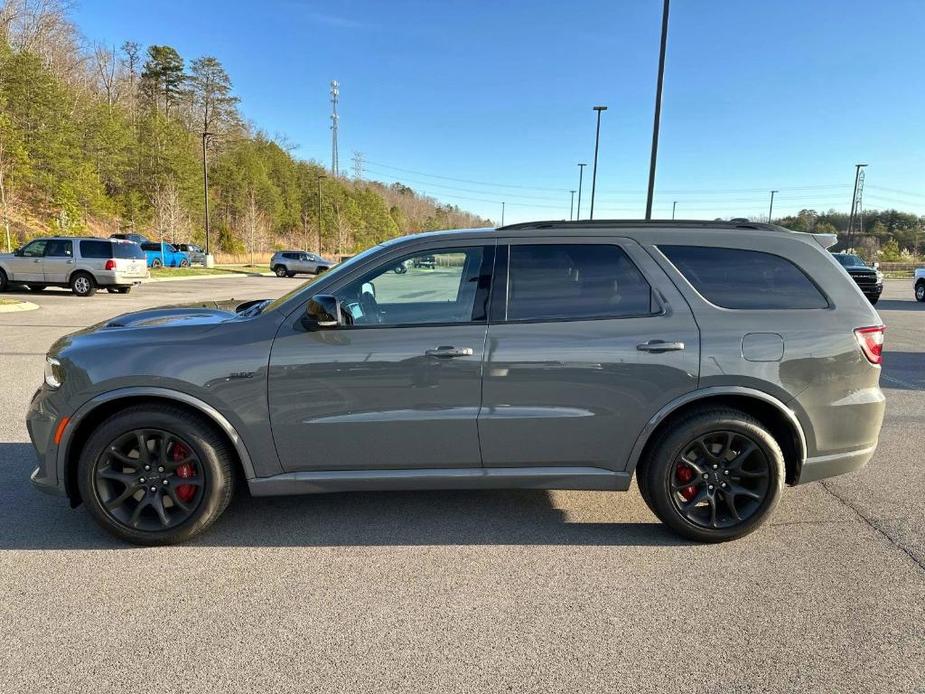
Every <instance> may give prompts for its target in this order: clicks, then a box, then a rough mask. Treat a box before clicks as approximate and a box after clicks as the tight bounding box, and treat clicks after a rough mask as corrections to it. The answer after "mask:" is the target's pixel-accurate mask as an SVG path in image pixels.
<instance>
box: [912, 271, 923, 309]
mask: <svg viewBox="0 0 925 694" xmlns="http://www.w3.org/2000/svg"><path fill="white" fill-rule="evenodd" d="M913 282H914V284H913V287H914V288H915V300H916V301H925V267H920V268H917V269H916V271H915V279H914V280H913Z"/></svg>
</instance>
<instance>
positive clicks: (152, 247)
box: [141, 243, 161, 251]
mask: <svg viewBox="0 0 925 694" xmlns="http://www.w3.org/2000/svg"><path fill="white" fill-rule="evenodd" d="M141 248H142V250H145V251H160V250H161V244H159V243H143V244H141Z"/></svg>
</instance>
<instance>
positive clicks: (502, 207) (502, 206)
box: [501, 202, 504, 226]
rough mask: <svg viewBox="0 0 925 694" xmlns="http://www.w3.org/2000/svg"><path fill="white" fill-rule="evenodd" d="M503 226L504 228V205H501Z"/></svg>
mask: <svg viewBox="0 0 925 694" xmlns="http://www.w3.org/2000/svg"><path fill="white" fill-rule="evenodd" d="M501 226H504V203H503V202H502V203H501Z"/></svg>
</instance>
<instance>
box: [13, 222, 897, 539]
mask: <svg viewBox="0 0 925 694" xmlns="http://www.w3.org/2000/svg"><path fill="white" fill-rule="evenodd" d="M832 241H833V239H832V238H831V237H822V236H814V235H811V234H803V233H797V232H792V231H788V230H786V229H783V228H781V227H775V226H770V225H762V224H735V223H722V222H621V221H600V222H598V221H595V222H548V223H535V224H522V225H515V226H508V227H502V228H499V229H471V230H466V231H451V232H436V233H429V234H421V235H418V236H410V237H404V238H401V239H396V240H393V241H389V242H387V243H384V244H382V245H380V246H376V247H375V248H371V249H369V250H367V251H365V252H363V253H361V254H359V255H357V256H354V257H353V258H351V259H350V260H348V261H346V262H344V263H342V264H341V265H339V266H337V267H335V268H333V269H332V270H331V271H330V272H328V273H327V274H325V275H323V276H321V277H320V278H318V279H316V280H314V281H312V282H311V283H310V284H307V285H304V286H302V287H300V288H298V289H296V290H294V291H292V292H290V293H288V294H286V295H285V296H283V297H281V298H279V299H275V300H272V301H271V300H263V301H249V302H247V303H245V304H239V305H237V306H235V305H234V304H230V303H229V304H224V305H215V304H210V306H209V307H203V306H202V305H199V306H195V307H193V306H191V307H187V308H183V307H172V308H161V309H149V310H145V311H141V312H138V313H133V314H127V315H122V316H119V317H118V318H115V319H113V320H112V321H110V322H109V323H107V324H104V325H100V326H97V327H96V328H94V329H89V330H83V331H81V332H79V333H75V334H74V335H71V336H68V337H65V338H62V339H61V340H59V341H58V342H57V343H55V344H54V345H53V346H52V348H51V350H50V352H49V353H48V357H47V370H46V379H45V385H44V386H42V388H41V389H40V390H39V391H38V392H37V393H36V395H35V397H34V399H33V401H32V404H31V406H30V409H29V414H28V427H29V433H30V436H31V438H32V442H33V444H34V445H35V448H36V450H37V451H38V454H39V465H38V467H37V468H36V470H35V472H34V473H33V476H32V478H33V481H34V482H35V483H36V484H37V485H38V486H39V487H41V488H42V489H45V490H49V491H52V492H57V493H60V494H66V495H67V496H69V497H70V500H71V503H72V504H74V505H77V504H78V503H80V502H81V501H82V502H83V503H84V504H85V505H86V506H87V508H88V510H89V511H90V513H91V514H92V515H93V517H94V518H95V519H96V520H97V521H99V522H100V524H102V525H103V527H105V528H106V529H107V530H109V531H111V532H112V533H114V534H115V535H117V536H119V537H121V538H124V539H126V540H129V541H132V542H138V543H142V544H163V543H169V542H177V541H181V540H184V539H187V538H189V537H192V536H193V535H195V534H196V533H198V532H199V531H201V530H202V529H203V528H205V527H206V526H208V525H209V524H210V523H211V522H213V521H214V520H215V519H216V518H217V517H218V516H219V515H220V514H221V512H222V511H223V510H224V509H225V507H226V506H227V505H228V502H229V500H230V499H231V496H232V493H233V491H234V489H235V486H236V485H238V484H239V483H240V481H241V480H246V485H247V487H248V488H249V489H250V492H251V494H254V495H259V496H263V495H273V494H314V493H320V492H344V491H351V490H372V489H412V490H413V489H417V490H427V489H460V488H471V489H495V488H503V487H507V488H512V487H513V488H529V489H595V490H612V491H625V490H627V489H629V488H630V484H631V482H632V480H633V478H634V476H635V478H636V480H637V481H638V484H639V489H640V491H641V493H642V496H643V498H644V499H645V501H646V503H647V504H648V505H649V507H650V508H651V509H652V511H653V512H654V513H655V514H656V515H657V516H658V517H659V518H661V519H662V520H663V521H664V522H665V523H666V524H667V525H668V526H670V527H671V528H672V529H674V530H675V531H676V532H678V533H680V534H681V535H683V536H684V537H687V538H691V539H694V540H701V541H708V542H716V541H721V540H729V539H732V538H736V537H740V536H742V535H745V534H746V533H749V532H751V531H753V530H755V528H757V527H758V526H759V525H760V524H761V523H763V522H764V521H765V520H766V519H767V518H768V516H769V515H770V513H771V511H772V510H773V509H774V507H775V506H776V505H777V503H778V500H779V499H780V497H781V493H782V490H783V488H784V486H785V485H788V484H789V485H794V484H803V483H805V482H812V481H813V480H818V479H821V478H824V477H830V476H832V475H838V474H842V473H847V472H851V471H853V470H857V469H858V468H860V467H861V466H862V465H864V464H865V463H866V462H867V461H868V460H869V459H870V457H871V456H872V455H873V453H874V449H875V447H876V445H877V439H878V435H879V432H880V425H881V422H882V420H883V412H884V397H883V394H882V393H881V391H880V387H879V378H880V361H881V351H882V347H883V325H882V323H881V321H880V317H879V316H878V315H877V312H876V311H875V310H874V308H873V307H872V306H871V305H870V303H869V302H868V301H867V300H866V299H865V298H864V295H863V294H862V293H861V291H860V289H858V287H857V285H856V284H855V283H854V282H852V281H851V278H850V277H849V276H848V275H847V274H846V273H845V271H844V270H843V269H842V268H841V266H840V265H839V264H838V263H837V262H836V261H835V259H834V258H833V257H832V256H831V254H829V253H828V252H827V251H826V250H825V246H826V245H830V244H831V242H832ZM423 258H427V259H429V260H428V261H427V262H426V263H425V262H415V261H416V260H420V259H423ZM399 266H402V267H404V268H405V272H396V271H395V268H396V267H399Z"/></svg>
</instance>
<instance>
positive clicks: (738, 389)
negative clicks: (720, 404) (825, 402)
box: [626, 386, 806, 473]
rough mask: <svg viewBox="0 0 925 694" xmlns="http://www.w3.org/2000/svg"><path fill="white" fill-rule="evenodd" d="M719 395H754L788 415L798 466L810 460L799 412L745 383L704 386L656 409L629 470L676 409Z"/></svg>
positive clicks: (642, 432) (629, 470) (647, 423)
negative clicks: (797, 445)
mask: <svg viewBox="0 0 925 694" xmlns="http://www.w3.org/2000/svg"><path fill="white" fill-rule="evenodd" d="M717 395H739V396H744V397H749V398H754V399H755V400H761V401H762V402H765V403H767V404H769V405H771V406H773V407H774V408H775V409H776V410H778V411H779V412H780V413H781V414H782V415H784V417H785V418H786V419H787V421H788V422H790V425H791V426H792V427H793V430H794V431H795V432H796V434H797V440H798V441H799V449H800V450H799V460H798V469H800V468H802V467H803V463H804V462H806V434H805V433H804V431H803V426H802V425H801V424H800V420H799V418H798V417H797V415H796V413H795V412H794V411H793V410H792V409H790V408H789V407H787V405H785V404H784V403H783V402H782V401H780V400H778V399H777V398H775V397H774V396H773V395H768V394H767V393H765V392H764V391H760V390H755V389H754V388H746V387H743V386H711V387H709V388H700V389H698V390H692V391H691V392H689V393H685V394H684V395H682V396H680V397H678V398H676V399H674V400H672V401H671V402H670V403H668V404H667V405H665V406H664V407H663V408H662V409H660V410H659V411H658V412H656V413H655V414H654V415H653V416H652V418H651V419H650V420H649V421H648V422H646V425H645V427H643V429H642V431H641V432H640V434H639V436H637V437H636V443H635V444H634V445H633V450H632V451H631V452H630V457H629V460H628V461H627V464H626V472H629V473H632V472H633V471H634V470H635V469H636V465H637V464H638V463H639V458H640V456H641V455H642V451H643V449H644V448H645V445H646V443H648V441H649V437H651V436H652V432H653V431H655V428H656V427H657V426H658V425H659V424H661V423H662V422H663V421H664V420H665V419H666V418H667V417H668V416H669V415H671V413H672V412H674V411H675V410H677V409H678V408H680V407H683V406H684V405H688V404H690V403H692V402H696V401H697V400H702V399H704V398H709V397H714V396H717Z"/></svg>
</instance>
